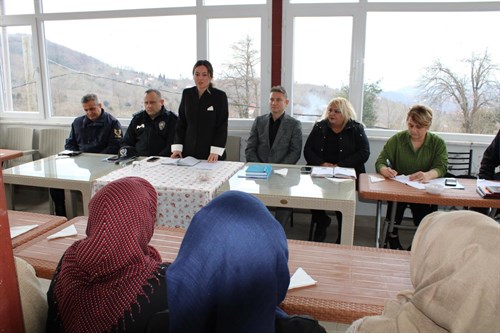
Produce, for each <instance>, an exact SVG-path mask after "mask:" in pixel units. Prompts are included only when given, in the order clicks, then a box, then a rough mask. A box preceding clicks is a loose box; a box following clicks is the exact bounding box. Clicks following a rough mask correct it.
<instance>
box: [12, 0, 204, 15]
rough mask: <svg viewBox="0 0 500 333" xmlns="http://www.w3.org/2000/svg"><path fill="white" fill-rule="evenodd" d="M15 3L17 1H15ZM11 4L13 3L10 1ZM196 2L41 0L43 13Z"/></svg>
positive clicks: (168, 5) (161, 0) (139, 7)
mask: <svg viewBox="0 0 500 333" xmlns="http://www.w3.org/2000/svg"><path fill="white" fill-rule="evenodd" d="M16 1H17V0H16ZM11 2H13V1H11ZM195 4H196V0H140V1H137V0H106V1H102V0H85V1H67V0H43V11H44V12H45V13H64V12H88V11H103V10H121V9H144V8H165V7H186V6H195Z"/></svg>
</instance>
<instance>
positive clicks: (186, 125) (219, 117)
mask: <svg viewBox="0 0 500 333" xmlns="http://www.w3.org/2000/svg"><path fill="white" fill-rule="evenodd" d="M228 116H229V109H228V103H227V96H226V93H225V92H223V91H222V90H219V89H216V88H209V89H207V90H206V91H205V92H204V93H203V95H201V97H198V90H197V88H196V86H195V87H192V88H187V89H184V91H183V92H182V100H181V104H180V105H179V121H178V122H177V129H176V136H175V143H176V144H182V145H183V148H182V156H184V157H185V156H193V157H196V158H198V159H203V160H204V159H207V158H208V155H209V154H210V147H211V146H214V147H219V148H225V147H226V140H227V123H228ZM224 158H225V153H224V155H223V156H222V158H221V159H224Z"/></svg>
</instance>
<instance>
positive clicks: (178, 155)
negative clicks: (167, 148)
mask: <svg viewBox="0 0 500 333" xmlns="http://www.w3.org/2000/svg"><path fill="white" fill-rule="evenodd" d="M170 158H182V152H181V151H178V150H176V151H173V152H172V155H170Z"/></svg>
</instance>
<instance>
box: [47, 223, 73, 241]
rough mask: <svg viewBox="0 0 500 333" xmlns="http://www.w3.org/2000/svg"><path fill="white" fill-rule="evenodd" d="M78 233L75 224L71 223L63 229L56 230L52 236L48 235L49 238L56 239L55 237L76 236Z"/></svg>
mask: <svg viewBox="0 0 500 333" xmlns="http://www.w3.org/2000/svg"><path fill="white" fill-rule="evenodd" d="M76 235H78V232H77V231H76V228H75V226H74V225H70V226H69V227H67V228H64V229H63V230H61V231H59V232H56V233H55V234H52V235H50V236H47V239H55V238H62V237H69V236H76Z"/></svg>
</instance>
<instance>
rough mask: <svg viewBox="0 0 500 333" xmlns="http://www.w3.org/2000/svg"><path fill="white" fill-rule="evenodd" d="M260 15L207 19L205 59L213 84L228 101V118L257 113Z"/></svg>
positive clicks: (259, 69)
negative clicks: (212, 69)
mask: <svg viewBox="0 0 500 333" xmlns="http://www.w3.org/2000/svg"><path fill="white" fill-rule="evenodd" d="M260 26H261V20H260V18H238V19H211V20H209V27H208V31H209V44H208V45H209V46H208V51H209V59H210V61H211V63H212V65H213V66H214V72H215V73H214V79H215V83H216V84H217V87H219V88H220V89H222V90H224V91H225V92H226V94H227V95H228V100H229V117H230V118H254V117H256V116H258V115H259V113H260V89H261V46H260V45H261V38H260V35H261V32H260Z"/></svg>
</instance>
